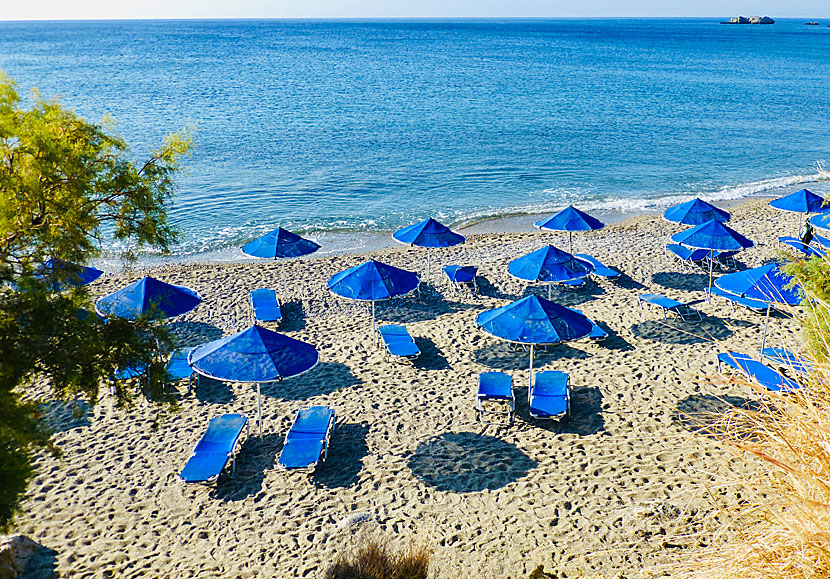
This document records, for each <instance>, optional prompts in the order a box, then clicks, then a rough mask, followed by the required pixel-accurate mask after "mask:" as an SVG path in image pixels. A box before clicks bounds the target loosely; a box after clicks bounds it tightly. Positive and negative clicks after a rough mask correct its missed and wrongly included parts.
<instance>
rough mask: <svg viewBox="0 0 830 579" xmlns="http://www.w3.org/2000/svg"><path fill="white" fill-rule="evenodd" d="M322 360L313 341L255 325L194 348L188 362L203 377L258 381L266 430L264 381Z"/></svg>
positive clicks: (302, 370) (303, 369) (306, 368)
mask: <svg viewBox="0 0 830 579" xmlns="http://www.w3.org/2000/svg"><path fill="white" fill-rule="evenodd" d="M319 361H320V354H318V352H317V349H316V348H315V347H314V346H312V345H311V344H306V343H305V342H301V341H300V340H295V339H294V338H290V337H288V336H286V335H284V334H280V333H278V332H274V331H272V330H268V329H266V328H263V327H261V326H251V327H249V328H247V329H245V330H242V331H241V332H238V333H236V334H233V335H231V336H225V337H224V338H220V339H218V340H214V341H212V342H208V343H207V344H203V345H201V346H199V347H197V348H194V349H193V350H191V352H190V353H189V354H188V356H187V363H188V364H189V365H190V367H191V368H193V370H194V371H195V372H197V373H199V374H201V375H202V376H207V377H208V378H213V379H215V380H223V381H228V382H255V383H256V384H257V416H258V422H259V429H260V434H261V433H262V402H261V396H260V386H259V384H260V383H262V382H274V381H277V380H282V379H284V378H291V377H293V376H299V375H300V374H303V373H305V372H308V371H309V370H311V369H312V368H314V366H316V365H317V363H318V362H319Z"/></svg>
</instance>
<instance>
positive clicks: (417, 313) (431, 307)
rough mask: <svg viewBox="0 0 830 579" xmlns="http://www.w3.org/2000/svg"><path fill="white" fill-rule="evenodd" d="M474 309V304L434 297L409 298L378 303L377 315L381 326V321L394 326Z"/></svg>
mask: <svg viewBox="0 0 830 579" xmlns="http://www.w3.org/2000/svg"><path fill="white" fill-rule="evenodd" d="M439 297H440V296H439ZM473 307H475V306H473V305H472V304H465V303H461V302H451V301H447V300H444V299H433V298H432V297H421V298H417V297H409V298H398V299H392V300H385V301H380V302H377V303H376V305H375V314H376V315H377V319H378V324H379V325H380V324H381V323H382V322H380V320H383V322H390V323H394V324H414V323H416V322H424V321H427V320H434V319H435V318H437V317H439V316H442V315H444V314H452V313H455V312H458V311H461V310H468V309H471V308H473Z"/></svg>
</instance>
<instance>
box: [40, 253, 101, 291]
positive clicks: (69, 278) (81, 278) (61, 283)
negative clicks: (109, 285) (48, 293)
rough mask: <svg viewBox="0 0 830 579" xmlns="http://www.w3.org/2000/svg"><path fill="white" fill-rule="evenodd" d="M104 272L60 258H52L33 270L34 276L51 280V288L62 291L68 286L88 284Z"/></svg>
mask: <svg viewBox="0 0 830 579" xmlns="http://www.w3.org/2000/svg"><path fill="white" fill-rule="evenodd" d="M103 274H104V272H103V271H101V270H100V269H96V268H94V267H87V266H83V265H76V264H74V263H70V262H68V261H63V260H62V259H57V258H52V259H49V260H47V261H46V262H45V263H44V264H43V265H41V266H40V267H38V268H37V269H36V270H35V273H34V276H35V277H38V278H41V279H44V280H50V279H51V280H53V281H52V289H54V290H55V291H63V290H65V289H67V288H69V287H80V286H85V285H89V284H91V283H92V282H94V281H95V280H96V279H98V278H99V277H101V276H102V275H103Z"/></svg>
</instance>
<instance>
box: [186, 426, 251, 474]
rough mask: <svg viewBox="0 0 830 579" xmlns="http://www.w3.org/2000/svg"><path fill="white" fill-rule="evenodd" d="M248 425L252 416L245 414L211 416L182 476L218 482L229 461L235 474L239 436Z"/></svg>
mask: <svg viewBox="0 0 830 579" xmlns="http://www.w3.org/2000/svg"><path fill="white" fill-rule="evenodd" d="M247 426H248V417H247V416H245V415H244V414H223V415H222V416H216V417H215V418H213V419H211V421H210V424H208V428H207V430H206V431H205V433H204V434H203V435H202V438H201V439H200V440H199V442H197V443H196V448H194V449H193V453H192V454H191V455H190V458H189V459H188V460H187V464H185V465H184V468H183V469H182V472H181V474H180V475H179V478H180V479H181V480H183V481H184V482H186V483H212V482H216V480H217V479H219V475H220V474H221V473H222V471H223V470H224V469H225V467H226V466H227V464H228V461H230V462H231V474H230V476H231V478H233V475H234V471H235V470H236V455H237V453H238V452H239V447H240V445H239V439H240V437H241V436H242V432H243V431H244V430H245V429H246V428H247Z"/></svg>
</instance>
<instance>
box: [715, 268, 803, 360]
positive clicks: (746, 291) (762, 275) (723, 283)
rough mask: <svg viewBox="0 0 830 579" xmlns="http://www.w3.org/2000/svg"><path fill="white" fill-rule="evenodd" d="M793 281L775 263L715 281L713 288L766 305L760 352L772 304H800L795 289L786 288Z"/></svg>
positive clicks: (796, 289) (725, 276) (731, 274)
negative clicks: (759, 301)
mask: <svg viewBox="0 0 830 579" xmlns="http://www.w3.org/2000/svg"><path fill="white" fill-rule="evenodd" d="M792 281H793V278H792V276H789V275H787V274H786V273H784V272H783V271H781V266H780V265H779V264H777V263H770V264H767V265H762V266H761V267H754V268H752V269H747V270H744V271H739V272H736V273H730V274H728V275H722V276H721V277H719V278H718V279H716V280H715V287H718V288H720V289H722V290H723V291H726V292H729V293H731V294H735V295H737V296H740V297H745V298H751V299H755V300H761V301H763V302H766V303H767V315H766V318H765V319H764V337H763V338H762V340H761V352H763V351H764V346H766V343H767V324H768V323H769V314H770V309H771V308H772V304H783V305H788V306H795V305H798V304H799V303H801V295H800V293H799V290H798V288H797V287H792V288H791V287H787V286H788V285H789V284H791V283H792Z"/></svg>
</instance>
